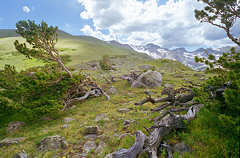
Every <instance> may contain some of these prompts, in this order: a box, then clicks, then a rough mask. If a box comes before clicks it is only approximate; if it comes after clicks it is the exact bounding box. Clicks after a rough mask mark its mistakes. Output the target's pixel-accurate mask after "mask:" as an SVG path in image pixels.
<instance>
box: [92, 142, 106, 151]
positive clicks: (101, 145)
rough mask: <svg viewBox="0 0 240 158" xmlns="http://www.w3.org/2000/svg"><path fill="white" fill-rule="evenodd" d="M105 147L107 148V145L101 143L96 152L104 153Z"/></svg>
mask: <svg viewBox="0 0 240 158" xmlns="http://www.w3.org/2000/svg"><path fill="white" fill-rule="evenodd" d="M105 147H106V144H105V143H104V142H100V143H99V145H98V147H97V149H96V150H95V152H96V153H102V152H103V150H104V148H105Z"/></svg>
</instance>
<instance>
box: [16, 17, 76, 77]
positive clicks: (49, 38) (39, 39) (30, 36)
mask: <svg viewBox="0 0 240 158" xmlns="http://www.w3.org/2000/svg"><path fill="white" fill-rule="evenodd" d="M16 27H17V31H16V32H17V33H18V34H20V35H21V36H22V37H23V38H25V39H26V41H27V43H28V44H30V46H31V47H30V48H29V47H28V46H27V44H26V43H19V41H18V40H16V41H15V42H14V45H15V48H16V49H17V51H18V52H19V53H21V54H23V55H25V56H26V57H27V58H29V59H31V58H37V59H41V60H44V61H47V62H49V61H54V62H57V63H58V64H59V65H60V66H61V67H62V68H63V69H64V70H65V71H66V72H67V73H68V74H69V76H70V77H72V74H71V72H70V71H69V70H68V68H67V67H66V66H65V65H64V64H63V62H62V60H61V56H60V54H59V52H58V50H57V49H56V48H55V46H56V44H57V40H58V38H57V30H58V28H57V27H53V26H48V24H47V23H45V22H44V21H43V22H42V23H41V24H36V23H35V22H34V21H31V20H28V21H24V20H23V21H19V22H18V23H17V24H16Z"/></svg>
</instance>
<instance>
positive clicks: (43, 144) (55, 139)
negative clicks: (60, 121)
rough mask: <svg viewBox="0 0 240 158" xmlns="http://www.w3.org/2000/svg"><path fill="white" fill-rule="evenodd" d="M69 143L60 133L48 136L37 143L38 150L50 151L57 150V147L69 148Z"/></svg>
mask: <svg viewBox="0 0 240 158" xmlns="http://www.w3.org/2000/svg"><path fill="white" fill-rule="evenodd" d="M67 146H68V143H67V142H66V140H65V138H64V137H61V136H59V135H56V136H48V137H46V138H44V139H42V140H41V141H40V142H39V143H38V144H37V149H38V151H49V150H56V149H65V148H67Z"/></svg>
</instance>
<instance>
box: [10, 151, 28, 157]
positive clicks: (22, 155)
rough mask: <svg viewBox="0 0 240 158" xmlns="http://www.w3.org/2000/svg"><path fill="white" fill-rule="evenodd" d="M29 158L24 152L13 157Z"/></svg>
mask: <svg viewBox="0 0 240 158" xmlns="http://www.w3.org/2000/svg"><path fill="white" fill-rule="evenodd" d="M27 157H28V155H27V154H26V153H25V152H24V151H22V152H20V153H17V154H15V155H14V156H13V158H27Z"/></svg>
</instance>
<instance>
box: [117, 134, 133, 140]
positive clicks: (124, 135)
mask: <svg viewBox="0 0 240 158" xmlns="http://www.w3.org/2000/svg"><path fill="white" fill-rule="evenodd" d="M126 136H131V134H129V133H123V134H121V135H120V136H119V139H123V138H124V137H126Z"/></svg>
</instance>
